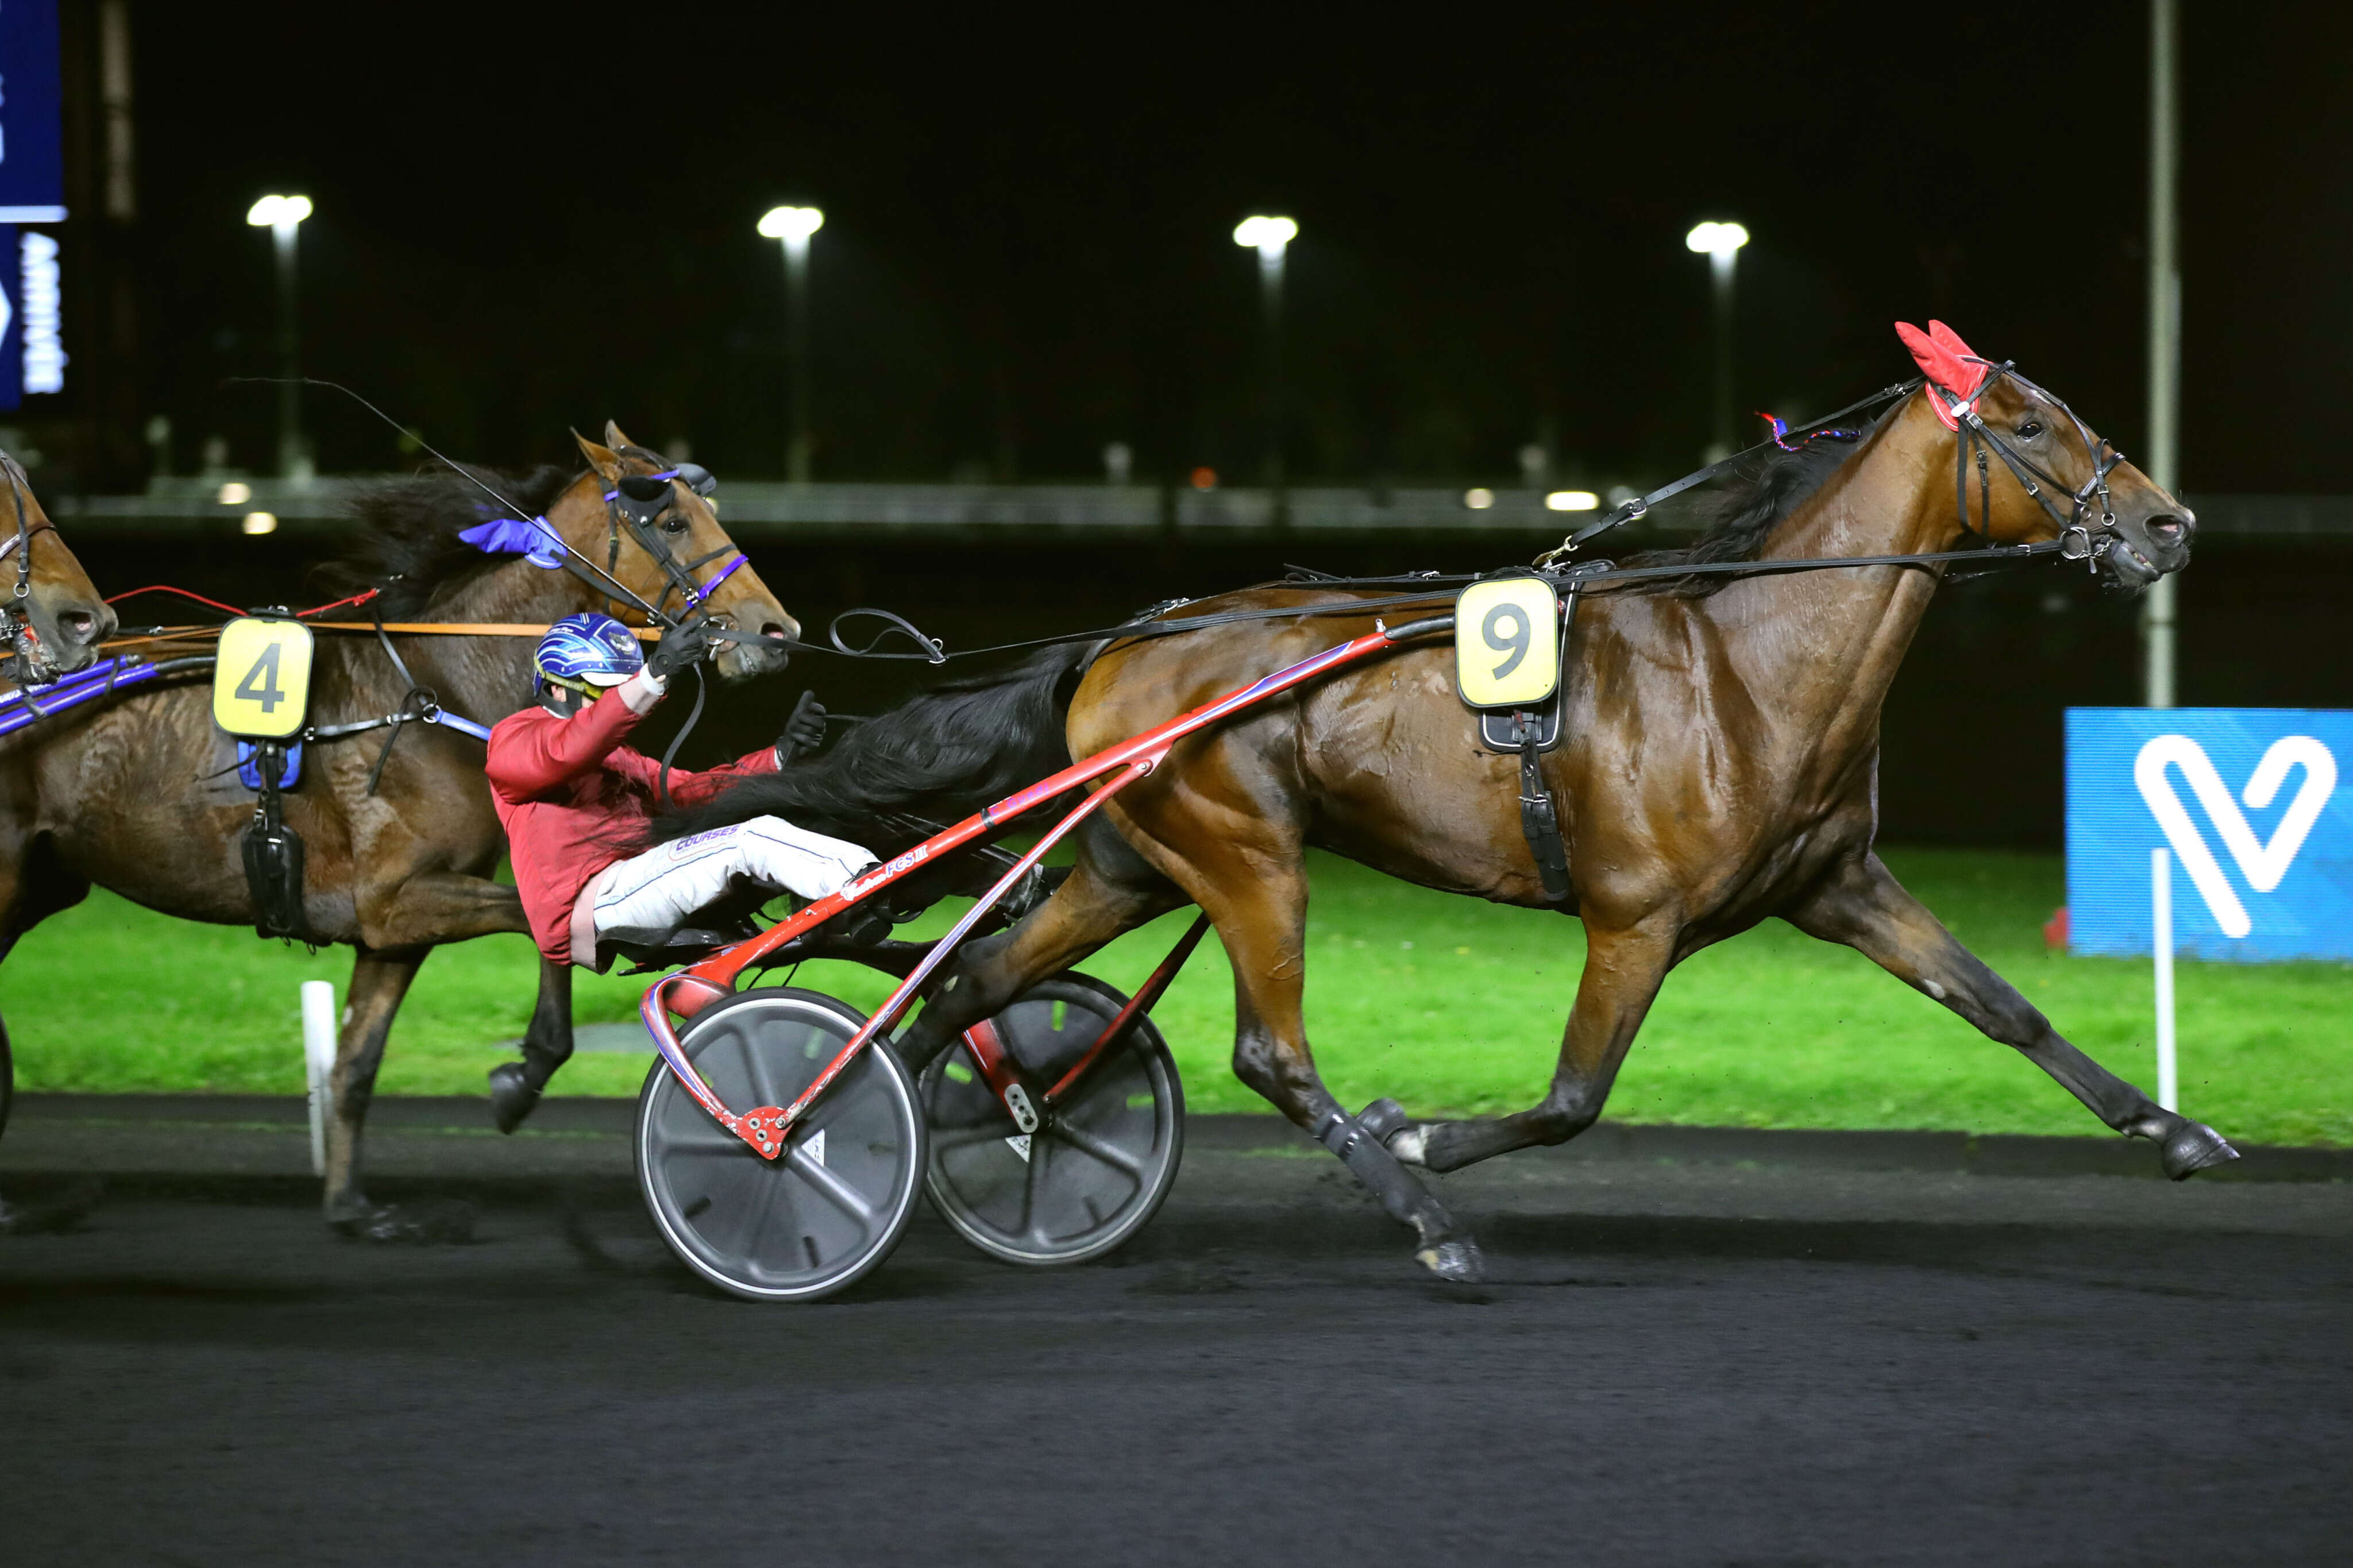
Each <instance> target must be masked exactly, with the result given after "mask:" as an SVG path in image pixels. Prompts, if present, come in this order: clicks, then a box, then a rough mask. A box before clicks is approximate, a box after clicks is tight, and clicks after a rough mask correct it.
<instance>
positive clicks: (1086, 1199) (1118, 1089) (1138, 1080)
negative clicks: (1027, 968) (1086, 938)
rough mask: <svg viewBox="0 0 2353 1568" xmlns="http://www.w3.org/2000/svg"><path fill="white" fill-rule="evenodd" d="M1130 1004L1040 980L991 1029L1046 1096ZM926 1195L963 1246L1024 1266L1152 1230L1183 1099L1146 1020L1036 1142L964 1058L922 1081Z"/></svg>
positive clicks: (1088, 1254)
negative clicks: (1147, 1227)
mask: <svg viewBox="0 0 2353 1568" xmlns="http://www.w3.org/2000/svg"><path fill="white" fill-rule="evenodd" d="M1124 1002H1125V998H1124V997H1122V996H1121V995H1120V994H1118V993H1117V992H1115V991H1113V990H1112V989H1111V988H1110V987H1109V986H1106V985H1103V984H1101V983H1099V982H1095V981H1092V980H1089V979H1087V978H1086V977H1084V976H1077V975H1072V976H1066V977H1063V978H1061V979H1058V980H1052V981H1048V982H1046V983H1045V984H1041V985H1039V986H1037V987H1034V988H1033V989H1031V990H1030V991H1029V992H1027V993H1025V994H1023V995H1022V996H1021V997H1020V999H1018V1001H1016V1002H1014V1003H1013V1004H1012V1005H1009V1006H1008V1007H1007V1008H1006V1009H1005V1010H1004V1011H1003V1012H1001V1013H999V1014H998V1015H997V1016H996V1018H995V1019H994V1020H993V1021H994V1022H995V1024H996V1026H997V1034H998V1037H999V1038H1000V1039H1002V1040H1003V1041H1004V1043H1005V1046H1006V1048H1007V1049H1008V1051H1009V1052H1010V1053H1011V1054H1012V1056H1013V1058H1014V1059H1015V1060H1017V1061H1018V1062H1019V1063H1020V1064H1021V1065H1022V1067H1023V1068H1024V1069H1025V1071H1026V1072H1027V1073H1028V1075H1029V1080H1030V1082H1031V1083H1033V1084H1051V1083H1053V1082H1054V1081H1055V1080H1056V1079H1059V1078H1060V1076H1061V1074H1062V1073H1063V1072H1064V1071H1066V1070H1068V1068H1070V1067H1071V1065H1072V1064H1073V1063H1075V1062H1077V1061H1078V1060H1079V1059H1080V1058H1082V1056H1084V1054H1085V1052H1086V1050H1087V1047H1089V1046H1091V1045H1092V1044H1093V1043H1094V1040H1095V1039H1096V1037H1098V1036H1100V1035H1101V1034H1102V1032H1103V1028H1104V1026H1107V1025H1108V1024H1109V1023H1110V1022H1111V1021H1112V1019H1113V1017H1115V1016H1118V1013H1119V1010H1120V1008H1121V1006H1122V1005H1124ZM923 1105H924V1114H925V1117H926V1120H927V1121H929V1123H930V1128H929V1142H930V1144H931V1158H930V1161H929V1163H928V1165H927V1167H926V1171H925V1177H924V1186H925V1190H926V1191H927V1192H929V1194H931V1197H932V1201H933V1204H934V1206H935V1207H937V1208H938V1209H939V1211H940V1212H941V1214H942V1215H944V1217H945V1218H946V1219H947V1221H948V1223H949V1224H951V1225H952V1226H955V1228H956V1230H957V1231H958V1232H959V1233H960V1234H961V1235H963V1236H964V1237H965V1239H966V1240H968V1241H970V1242H972V1243H973V1244H974V1245H975V1246H976V1247H980V1248H981V1250H983V1251H985V1252H987V1253H989V1254H991V1255H992V1256H994V1257H997V1258H1005V1259H1007V1260H1008V1261H1012V1262H1019V1263H1071V1262H1078V1261H1080V1260H1082V1259H1084V1258H1094V1257H1099V1256H1101V1255H1102V1254H1103V1253H1105V1252H1108V1251H1110V1250H1111V1249H1112V1248H1113V1247H1117V1246H1119V1245H1120V1244H1121V1243H1122V1242H1124V1241H1125V1240H1126V1239H1127V1238H1128V1237H1130V1236H1132V1235H1134V1233H1135V1231H1136V1230H1137V1229H1139V1228H1140V1227H1141V1226H1143V1225H1144V1223H1145V1221H1146V1220H1148V1219H1150V1218H1151V1217H1152V1215H1153V1213H1154V1211H1155V1210H1156V1209H1157V1208H1158V1207H1159V1205H1160V1202H1161V1200H1162V1199H1163V1198H1164V1197H1166V1195H1167V1190H1168V1187H1169V1184H1171V1183H1172V1182H1173V1181H1174V1180H1175V1178H1176V1165H1177V1162H1178V1160H1179V1158H1180V1156H1181V1153H1182V1146H1183V1125H1184V1100H1183V1090H1182V1089H1181V1087H1180V1086H1179V1083H1178V1080H1177V1078H1176V1070H1175V1067H1174V1065H1173V1064H1172V1063H1171V1062H1170V1060H1169V1058H1168V1053H1167V1047H1166V1043H1165V1042H1164V1041H1163V1040H1162V1039H1161V1037H1160V1035H1159V1032H1158V1031H1157V1030H1156V1029H1155V1028H1154V1027H1153V1026H1152V1022H1151V1020H1150V1019H1149V1018H1141V1019H1138V1020H1137V1021H1136V1024H1135V1026H1134V1027H1133V1028H1132V1029H1131V1030H1130V1031H1129V1033H1128V1036H1127V1037H1126V1039H1125V1040H1124V1041H1123V1042H1122V1043H1121V1044H1120V1045H1119V1046H1117V1047H1113V1053H1112V1055H1111V1057H1110V1058H1109V1059H1107V1060H1105V1061H1103V1062H1101V1063H1099V1064H1097V1066H1096V1068H1095V1069H1094V1070H1093V1071H1092V1072H1091V1073H1090V1074H1089V1075H1088V1076H1087V1077H1086V1078H1085V1079H1083V1080H1082V1082H1081V1083H1080V1084H1079V1085H1078V1086H1077V1088H1076V1089H1075V1090H1074V1091H1073V1093H1072V1094H1071V1096H1070V1097H1068V1098H1067V1099H1066V1100H1062V1101H1060V1102H1058V1103H1057V1104H1056V1106H1055V1107H1054V1109H1053V1110H1052V1111H1051V1112H1050V1114H1049V1115H1048V1117H1047V1119H1046V1121H1045V1122H1044V1123H1043V1124H1042V1125H1041V1126H1040V1127H1039V1130H1038V1131H1037V1132H1036V1133H1035V1134H1033V1135H1031V1136H1030V1137H1029V1138H1027V1139H1024V1138H1023V1137H1022V1136H1021V1135H1020V1132H1019V1130H1018V1128H1017V1127H1016V1126H1015V1125H1014V1123H1013V1121H1012V1119H1011V1117H1010V1116H1009V1115H1008V1113H1007V1111H1006V1110H1005V1107H1004V1106H1003V1104H1002V1103H1001V1102H999V1101H998V1100H997V1097H996V1095H995V1094H994V1093H992V1092H991V1091H990V1090H989V1089H988V1087H987V1084H986V1083H984V1082H982V1081H981V1079H980V1078H979V1075H978V1074H977V1073H976V1071H974V1070H973V1067H972V1059H971V1058H970V1056H969V1055H968V1054H967V1052H966V1051H965V1048H964V1047H961V1046H959V1047H957V1048H956V1049H955V1050H954V1051H951V1052H949V1053H947V1054H945V1055H944V1056H943V1057H942V1058H939V1059H938V1060H936V1061H934V1062H933V1063H932V1064H931V1066H930V1068H928V1069H927V1070H926V1071H925V1072H924V1074H923Z"/></svg>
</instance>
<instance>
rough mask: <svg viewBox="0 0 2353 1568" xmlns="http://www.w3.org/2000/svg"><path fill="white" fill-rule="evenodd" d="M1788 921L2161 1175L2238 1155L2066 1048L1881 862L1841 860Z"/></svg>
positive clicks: (2205, 1129) (2200, 1126) (2198, 1125)
mask: <svg viewBox="0 0 2353 1568" xmlns="http://www.w3.org/2000/svg"><path fill="white" fill-rule="evenodd" d="M1786 918H1787V919H1788V921H1789V922H1790V923H1791V924H1793V925H1795V926H1796V927H1797V928H1798V929H1799V930H1800V931H1805V932H1807V933H1808V934H1810V935H1812V936H1818V937H1820V938H1821V939H1822V940H1823V941H1824V942H1843V943H1845V944H1846V945H1847V946H1849V947H1852V948H1853V949H1854V950H1855V951H1856V952H1860V953H1862V955H1863V956H1864V957H1866V958H1868V959H1870V960H1871V961H1872V962H1873V963H1876V964H1878V965H1879V966H1880V967H1881V968H1883V969H1884V970H1886V971H1887V972H1888V973H1890V974H1893V975H1894V976H1895V977H1896V978H1897V979H1898V980H1901V981H1903V982H1904V983H1905V984H1907V985H1910V986H1912V987H1914V988H1915V990H1919V991H1923V992H1926V994H1928V995H1929V996H1931V997H1933V998H1935V999H1936V1001H1939V1002H1942V1003H1943V1004H1944V1005H1946V1006H1947V1007H1950V1008H1951V1009H1952V1010H1953V1011H1954V1012H1956V1013H1958V1014H1959V1015H1960V1016H1962V1017H1964V1018H1967V1019H1968V1021H1969V1022H1970V1023H1972V1024H1974V1025H1976V1026H1978V1029H1980V1030H1981V1031H1983V1032H1984V1033H1985V1034H1986V1035H1987V1036H1988V1037H1990V1038H1993V1039H1997V1040H2000V1042H2001V1043H2002V1044H2003V1045H2006V1046H2013V1047H2017V1049H2018V1050H2019V1051H2020V1052H2021V1054H2022V1055H2023V1056H2025V1058H2027V1060H2029V1061H2031V1062H2032V1063H2033V1064H2034V1065H2035V1066H2036V1067H2039V1068H2042V1070H2043V1071H2044V1072H2047V1073H2049V1074H2050V1075H2051V1076H2052V1078H2055V1079H2058V1080H2059V1081H2060V1082H2061V1083H2062V1084H2064V1085H2065V1086H2066V1088H2067V1090H2068V1092H2069V1093H2071V1094H2073V1096H2074V1097H2075V1098H2076V1099H2077V1100H2082V1101H2083V1102H2084V1105H2086V1106H2087V1107H2089V1108H2090V1110H2091V1111H2092V1114H2093V1115H2094V1116H2096V1117H2098V1118H2099V1119H2100V1120H2101V1121H2105V1122H2106V1123H2107V1124H2108V1125H2109V1126H2111V1127H2113V1128H2115V1129H2116V1131H2119V1132H2124V1133H2127V1134H2130V1135H2131V1136H2133V1137H2136V1138H2147V1139H2148V1140H2150V1141H2151V1142H2155V1143H2157V1144H2158V1145H2160V1146H2161V1147H2162V1149H2163V1158H2164V1163H2165V1173H2166V1174H2167V1175H2168V1176H2171V1177H2172V1178H2173V1179H2174V1180H2175V1181H2177V1182H2178V1181H2179V1180H2181V1179H2182V1178H2183V1177H2185V1176H2188V1175H2189V1174H2190V1173H2193V1172H2197V1171H2202V1170H2205V1169H2206V1168H2207V1167H2209V1166H2211V1165H2220V1164H2222V1163H2225V1162H2227V1161H2231V1160H2235V1159H2237V1158H2238V1157H2239V1155H2238V1151H2236V1150H2234V1149H2232V1147H2231V1145H2230V1144H2229V1143H2227V1142H2224V1141H2223V1139H2222V1135H2221V1133H2219V1132H2217V1131H2214V1130H2213V1129H2212V1128H2211V1127H2209V1126H2207V1125H2205V1124H2204V1123H2203V1122H2199V1121H2190V1120H2189V1118H2188V1117H2186V1116H2179V1115H2176V1114H2175V1113H2174V1112H2172V1111H2170V1110H2166V1109H2164V1108H2163V1107H2162V1106H2160V1105H2158V1103H2157V1102H2156V1101H2155V1100H2151V1099H2149V1097H2148V1096H2147V1095H2145V1094H2143V1093H2142V1092H2141V1091H2140V1090H2139V1089H2135V1088H2134V1087H2133V1086H2132V1085H2131V1084H2129V1083H2126V1081H2125V1080H2124V1079H2120V1078H2118V1077H2117V1076H2116V1074H2114V1073H2112V1072H2110V1071H2108V1069H2107V1068H2104V1067H2102V1066H2101V1065H2100V1064H2099V1063H2097V1062H2095V1061H2094V1060H2093V1059H2092V1058H2089V1057H2087V1056H2085V1055H2084V1053H2083V1052H2082V1051H2080V1050H2077V1049H2076V1048H2075V1047H2073V1046H2072V1045H2069V1044H2068V1043H2067V1041H2066V1040H2065V1039H2064V1038H2063V1037H2061V1036H2060V1034H2059V1032H2058V1031H2057V1030H2056V1029H2053V1028H2052V1026H2051V1020H2050V1019H2048V1018H2045V1017H2044V1016H2042V1014H2041V1013H2040V1012H2037V1011H2036V1010H2035V1007H2034V1005H2033V1004H2032V1003H2031V1002H2029V1001H2028V1000H2027V999H2026V998H2025V997H2023V996H2021V995H2020V994H2018V991H2017V989H2016V987H2014V986H2012V985H2011V984H2010V983H2009V982H2008V981H2006V980H2004V979H2003V978H2002V977H2001V976H2000V975H1999V974H1996V973H1994V972H1993V971H1992V970H1990V969H1989V968H1987V967H1986V966H1985V964H1984V963H1983V962H1981V961H1980V960H1979V959H1978V956H1977V955H1976V954H1975V953H1973V952H1970V951H1969V950H1968V948H1965V947H1963V946H1962V945H1961V944H1960V942H1957V940H1955V938H1954V936H1953V933H1952V932H1950V931H1947V930H1946V929H1945V928H1944V926H1943V924H1942V923H1940V922H1939V921H1937V919H1936V916H1935V915H1932V914H1930V913H1929V912H1928V910H1927V907H1926V905H1924V904H1922V903H1921V902H1920V900H1917V899H1915V898H1914V897H1913V896H1912V895H1911V894H1910V893H1908V892H1906V891H1905V889H1904V886H1903V884H1902V883H1900V882H1898V881H1896V879H1895V878H1894V875H1893V874H1892V873H1890V872H1889V870H1888V869H1887V868H1886V867H1885V866H1884V865H1882V864H1881V863H1880V859H1879V857H1878V856H1876V855H1872V854H1868V853H1866V854H1863V855H1862V856H1859V857H1857V858H1853V859H1851V860H1848V861H1845V862H1843V863H1842V864H1841V866H1840V867H1839V868H1838V869H1837V870H1836V871H1834V872H1833V873H1832V874H1831V877H1830V878H1829V879H1827V880H1826V881H1825V882H1824V883H1823V884H1822V885H1821V886H1820V888H1819V889H1816V890H1815V891H1814V892H1813V893H1812V894H1811V895H1810V897H1809V898H1808V899H1807V900H1806V901H1805V902H1804V903H1803V904H1801V905H1800V906H1799V907H1798V908H1796V909H1792V910H1788V911H1786Z"/></svg>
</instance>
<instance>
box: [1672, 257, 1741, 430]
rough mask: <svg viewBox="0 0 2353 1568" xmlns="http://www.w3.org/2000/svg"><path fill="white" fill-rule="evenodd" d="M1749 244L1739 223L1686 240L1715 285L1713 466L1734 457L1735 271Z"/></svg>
mask: <svg viewBox="0 0 2353 1568" xmlns="http://www.w3.org/2000/svg"><path fill="white" fill-rule="evenodd" d="M1747 243H1748V231H1747V230H1746V229H1745V228H1743V227H1741V226H1739V225H1738V224H1736V223H1704V224H1701V225H1699V226H1697V227H1695V228H1694V229H1693V230H1692V231H1691V232H1690V233H1689V234H1687V235H1685V236H1683V247H1684V248H1685V249H1688V250H1690V251H1693V252H1694V253H1695V254H1698V255H1702V256H1704V257H1706V258H1707V269H1708V273H1709V276H1710V277H1711V278H1713V279H1714V280H1715V439H1714V440H1713V441H1711V442H1709V443H1708V448H1707V460H1708V461H1709V462H1711V463H1720V462H1722V461H1723V460H1724V459H1725V458H1729V457H1730V456H1732V444H1733V434H1732V431H1733V426H1732V268H1733V265H1734V263H1735V262H1736V261H1737V260H1738V259H1739V257H1740V247H1742V246H1744V245H1746V244H1747Z"/></svg>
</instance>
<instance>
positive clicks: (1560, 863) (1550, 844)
mask: <svg viewBox="0 0 2353 1568" xmlns="http://www.w3.org/2000/svg"><path fill="white" fill-rule="evenodd" d="M1512 721H1513V722H1514V724H1515V725H1517V726H1518V729H1519V735H1520V832H1521V834H1522V835H1523V836H1525V837H1526V839H1527V841H1528V851H1529V853H1531V854H1533V855H1534V856H1535V858H1536V876H1537V878H1538V879H1539V880H1541V881H1542V882H1543V883H1544V895H1545V901H1546V902H1547V903H1554V904H1557V903H1565V902H1567V899H1568V896H1569V892H1570V888H1569V885H1568V846H1567V845H1566V844H1564V843H1562V842H1561V837H1560V808H1559V806H1557V805H1555V804H1554V802H1553V798H1552V791H1551V790H1549V789H1547V788H1546V787H1545V782H1544V773H1543V771H1542V769H1541V768H1540V766H1539V765H1538V758H1539V753H1538V752H1537V750H1536V735H1537V732H1538V729H1539V726H1538V725H1537V723H1536V716H1535V714H1533V713H1514V714H1513V715H1512Z"/></svg>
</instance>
